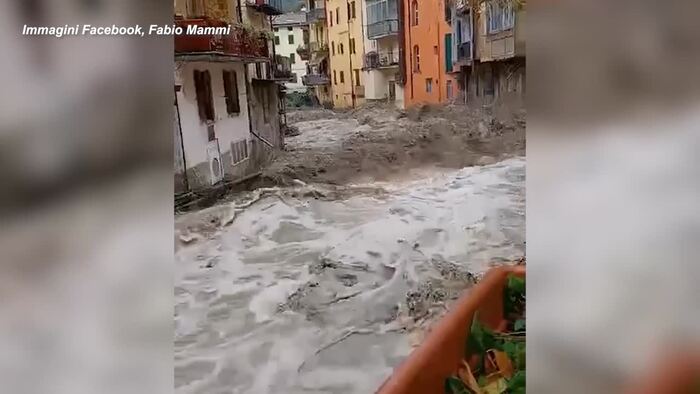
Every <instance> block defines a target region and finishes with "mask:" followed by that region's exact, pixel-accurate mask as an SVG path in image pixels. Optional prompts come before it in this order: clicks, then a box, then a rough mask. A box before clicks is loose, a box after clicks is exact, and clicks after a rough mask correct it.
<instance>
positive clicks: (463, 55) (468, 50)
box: [457, 41, 472, 62]
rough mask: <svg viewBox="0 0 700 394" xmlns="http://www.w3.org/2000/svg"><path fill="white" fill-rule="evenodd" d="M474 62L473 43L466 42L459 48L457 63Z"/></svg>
mask: <svg viewBox="0 0 700 394" xmlns="http://www.w3.org/2000/svg"><path fill="white" fill-rule="evenodd" d="M471 60H472V43H471V41H466V42H463V43H461V44H459V45H458V46H457V61H459V62H464V61H471Z"/></svg>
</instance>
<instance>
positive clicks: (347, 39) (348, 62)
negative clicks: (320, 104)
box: [326, 0, 365, 108]
mask: <svg viewBox="0 0 700 394" xmlns="http://www.w3.org/2000/svg"><path fill="white" fill-rule="evenodd" d="M363 7H364V1H361V0H352V1H350V0H326V28H327V29H328V41H329V43H328V45H329V48H328V49H329V56H330V75H329V76H330V79H331V86H332V96H333V105H334V107H335V108H348V107H355V106H357V105H360V104H362V103H363V102H364V96H365V88H364V77H363V73H362V67H363V64H362V61H363V57H364V43H363V26H364V24H363V20H362V19H363V17H362V15H363Z"/></svg>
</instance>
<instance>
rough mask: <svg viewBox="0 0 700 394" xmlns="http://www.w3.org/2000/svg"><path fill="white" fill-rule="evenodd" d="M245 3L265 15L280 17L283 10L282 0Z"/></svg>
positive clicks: (254, 0)
mask: <svg viewBox="0 0 700 394" xmlns="http://www.w3.org/2000/svg"><path fill="white" fill-rule="evenodd" d="M245 3H246V5H248V6H250V7H251V8H254V9H255V10H256V11H259V12H262V13H264V14H266V15H281V14H282V13H283V12H282V9H284V4H282V3H283V0H246V2H245Z"/></svg>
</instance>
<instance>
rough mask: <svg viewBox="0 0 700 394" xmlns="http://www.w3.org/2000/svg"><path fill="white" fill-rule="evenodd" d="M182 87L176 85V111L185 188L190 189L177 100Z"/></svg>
mask: <svg viewBox="0 0 700 394" xmlns="http://www.w3.org/2000/svg"><path fill="white" fill-rule="evenodd" d="M179 91H180V89H178V87H177V86H176V87H175V111H177V129H178V130H177V131H178V132H179V133H180V149H181V150H182V166H183V167H184V168H185V171H184V172H183V173H182V174H183V176H184V180H185V190H187V191H190V182H189V181H188V180H187V158H186V157H185V141H184V139H183V138H182V122H181V121H180V104H178V102H177V92H179Z"/></svg>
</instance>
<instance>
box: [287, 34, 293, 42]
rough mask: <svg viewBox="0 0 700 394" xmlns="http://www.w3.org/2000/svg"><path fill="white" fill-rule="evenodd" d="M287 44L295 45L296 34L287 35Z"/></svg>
mask: <svg viewBox="0 0 700 394" xmlns="http://www.w3.org/2000/svg"><path fill="white" fill-rule="evenodd" d="M287 44H289V45H294V34H288V35H287Z"/></svg>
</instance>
